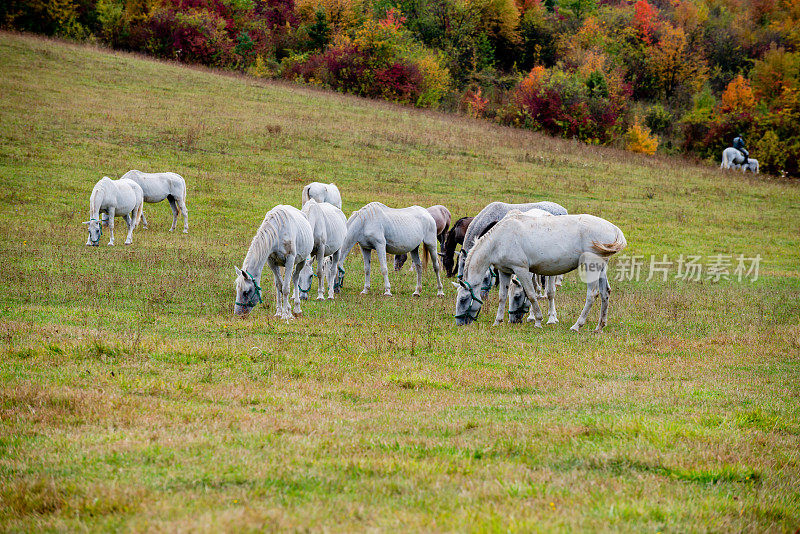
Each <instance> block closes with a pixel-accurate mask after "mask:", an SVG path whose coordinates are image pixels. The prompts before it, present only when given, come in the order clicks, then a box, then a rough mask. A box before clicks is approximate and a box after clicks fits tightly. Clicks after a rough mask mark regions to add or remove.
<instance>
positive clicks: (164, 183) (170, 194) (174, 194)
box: [122, 169, 189, 234]
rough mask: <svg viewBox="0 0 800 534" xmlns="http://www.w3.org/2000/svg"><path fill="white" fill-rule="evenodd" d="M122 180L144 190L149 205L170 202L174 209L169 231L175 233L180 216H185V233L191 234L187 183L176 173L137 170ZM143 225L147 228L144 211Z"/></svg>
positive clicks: (126, 174) (130, 172) (123, 176)
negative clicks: (164, 201) (187, 203)
mask: <svg viewBox="0 0 800 534" xmlns="http://www.w3.org/2000/svg"><path fill="white" fill-rule="evenodd" d="M122 178H126V179H128V180H133V181H134V182H136V183H137V184H139V186H140V187H141V188H142V192H143V193H144V201H145V202H147V203H148V204H155V203H158V202H161V201H163V200H167V201H168V202H169V207H170V208H172V226H171V227H170V229H169V231H170V232H171V231H173V230H174V229H175V226H176V225H177V224H178V214H179V213H180V214H181V215H183V233H184V234H188V233H189V210H188V209H187V208H186V182H185V181H184V179H183V178H182V177H181V176H180V175H179V174H175V173H174V172H153V173H151V172H142V171H137V170H135V169H134V170H132V171H128V172H126V173H125V174H123V175H122ZM142 224H143V225H144V227H145V228H147V217H145V215H144V211H142Z"/></svg>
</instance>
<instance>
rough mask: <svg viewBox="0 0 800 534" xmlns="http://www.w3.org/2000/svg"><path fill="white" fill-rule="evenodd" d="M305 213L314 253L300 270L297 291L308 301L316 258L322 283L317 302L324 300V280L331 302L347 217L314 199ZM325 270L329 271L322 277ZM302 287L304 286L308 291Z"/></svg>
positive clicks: (307, 206) (336, 209)
mask: <svg viewBox="0 0 800 534" xmlns="http://www.w3.org/2000/svg"><path fill="white" fill-rule="evenodd" d="M302 212H303V215H305V216H306V218H307V219H308V222H309V223H310V224H311V231H312V234H313V236H314V248H313V249H312V250H311V258H309V259H308V260H306V265H305V267H303V269H302V270H301V271H300V276H299V277H298V279H297V285H295V291H298V292H299V293H300V298H301V299H302V300H306V299H307V298H308V292H309V290H310V289H311V281H312V279H313V274H314V272H313V269H312V266H311V265H312V262H313V260H314V259H316V261H317V273H316V274H317V279H318V280H319V286H318V288H317V300H325V280H327V283H328V298H331V299H332V298H333V286H334V283H335V281H336V276H335V274H336V266H337V265H339V255H340V254H341V249H342V243H344V237H345V235H347V217H345V215H344V213H342V210H340V209H339V208H337V207H336V206H334V205H332V204H328V203H327V202H321V203H320V202H317V201H316V200H314V199H313V198H312V199H309V200H308V202H306V203H305V204H303V210H302ZM326 258H330V259H331V261H326ZM323 271H327V272H326V273H325V274H323ZM302 286H305V289H303V287H302Z"/></svg>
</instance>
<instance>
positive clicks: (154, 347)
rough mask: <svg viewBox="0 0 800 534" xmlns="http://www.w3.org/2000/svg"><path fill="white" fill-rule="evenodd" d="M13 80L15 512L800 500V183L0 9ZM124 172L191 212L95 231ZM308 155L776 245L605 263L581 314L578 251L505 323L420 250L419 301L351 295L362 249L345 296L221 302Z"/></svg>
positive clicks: (565, 519) (2, 394)
mask: <svg viewBox="0 0 800 534" xmlns="http://www.w3.org/2000/svg"><path fill="white" fill-rule="evenodd" d="M0 95H2V96H1V98H0V135H1V136H2V142H0V240H1V241H0V259H2V261H0V334H1V335H2V339H0V377H1V378H0V529H2V530H9V531H30V530H65V529H68V530H93V531H94V530H134V531H141V530H170V531H178V530H180V531H189V530H191V531H219V530H223V529H224V530H232V531H233V530H236V531H239V530H249V529H251V530H272V529H292V530H306V529H308V530H314V531H316V530H325V531H363V530H401V529H402V530H408V531H481V532H483V531H506V530H524V531H531V530H533V531H552V530H563V531H568V530H636V531H648V532H665V531H681V532H685V531H738V530H744V531H777V532H780V531H793V530H794V529H796V528H797V527H798V525H800V489H799V488H800V252H798V251H799V250H800V186H799V185H798V184H797V183H796V182H781V181H778V180H776V179H770V178H769V177H766V176H756V177H754V176H752V175H749V174H748V175H741V174H739V173H733V172H720V171H719V169H718V168H717V167H718V165H717V166H702V165H695V164H692V163H688V162H685V161H682V160H677V159H667V158H660V157H655V158H652V157H641V156H637V155H633V154H630V153H625V152H621V151H616V150H613V149H607V148H598V147H591V146H586V145H582V144H578V143H573V142H571V141H565V140H557V139H551V138H547V137H544V136H540V135H537V134H535V133H531V132H526V131H523V130H513V129H507V128H501V127H495V126H492V125H491V124H488V123H484V122H478V121H473V120H471V119H467V118H462V117H455V116H448V115H443V114H438V113H436V112H431V111H417V110H411V109H404V108H401V107H397V106H394V105H391V104H386V103H377V102H370V101H365V100H360V99H356V98H351V97H347V96H342V95H337V94H331V93H326V92H320V91H316V90H314V89H310V88H303V87H300V86H294V85H285V84H278V83H267V82H261V81H256V80H252V79H245V78H240V77H236V76H231V75H219V74H216V73H213V72H209V71H206V70H203V69H191V68H186V67H181V66H177V65H174V64H168V63H162V62H156V61H151V60H145V59H142V58H138V57H136V56H131V55H126V54H120V53H110V52H108V51H105V50H101V49H95V48H92V47H85V46H78V45H71V44H64V43H59V42H56V41H48V40H42V39H39V38H34V37H30V36H21V35H15V34H8V33H0ZM130 169H140V170H143V171H167V170H169V171H174V172H177V173H179V174H180V175H182V176H183V177H184V178H185V179H186V183H187V189H188V196H187V204H188V207H189V233H188V235H184V234H181V233H180V232H173V233H170V232H168V231H167V228H168V227H169V225H170V224H171V221H172V215H171V213H170V210H169V207H168V206H167V205H166V204H165V203H162V204H158V205H149V204H145V213H146V214H147V217H148V222H149V226H150V227H149V229H148V230H143V229H141V228H137V229H136V230H135V231H134V234H133V245H132V246H123V245H122V244H121V243H122V239H120V238H119V236H118V237H117V245H116V246H115V247H107V246H106V243H107V238H108V236H107V235H105V236H103V238H102V241H101V244H100V246H99V247H96V248H95V247H86V246H84V243H85V242H86V229H85V227H84V226H83V225H82V224H81V222H82V221H84V220H86V217H87V211H88V200H89V193H90V192H91V190H92V187H93V185H94V183H95V182H96V181H97V180H98V179H99V178H101V177H102V176H104V175H106V176H110V177H112V178H117V177H119V176H121V175H122V174H123V173H125V172H126V171H128V170H130ZM314 180H319V181H323V182H335V183H336V184H337V185H338V187H339V189H340V191H341V193H342V199H343V209H344V211H345V213H347V214H348V215H349V213H350V212H352V211H353V210H355V209H358V208H360V207H361V206H363V205H364V204H366V203H368V202H370V201H375V200H377V201H381V202H384V203H385V204H387V205H390V206H394V207H402V206H407V205H412V204H420V205H423V206H429V205H432V204H444V205H445V206H447V207H448V208H449V209H450V211H451V212H452V213H453V219H454V220H455V219H457V218H458V217H461V216H465V215H475V214H476V213H477V212H478V211H479V210H480V209H481V208H482V207H483V206H484V205H485V204H487V203H488V202H490V201H493V200H504V201H507V202H523V201H533V200H544V199H547V200H553V201H556V202H558V203H560V204H562V205H564V206H565V207H566V208H567V209H568V210H570V212H571V213H582V212H585V213H592V214H595V215H599V216H602V217H604V218H606V219H608V220H609V221H612V222H613V223H614V224H616V225H617V226H619V227H620V228H622V229H623V231H624V232H625V236H626V238H627V241H628V248H627V249H626V250H625V251H624V253H625V254H628V255H634V254H635V255H642V256H643V257H645V258H646V260H645V261H646V262H649V258H650V256H651V255H656V257H657V258H658V259H659V260H660V259H661V257H662V255H663V254H666V255H667V257H668V258H669V259H671V260H673V261H674V260H677V258H678V257H679V256H680V255H681V254H683V255H685V256H686V255H699V256H702V257H703V258H708V257H710V256H712V255H715V254H731V255H738V254H744V255H745V256H747V257H753V256H756V255H757V254H760V255H761V257H762V262H761V265H760V272H759V278H758V280H757V281H755V282H751V281H748V280H745V281H742V282H739V281H738V280H735V279H734V280H730V281H725V280H721V281H718V282H715V281H713V280H708V279H706V277H705V273H704V276H703V277H702V279H701V280H700V281H696V282H695V281H684V280H681V279H676V278H675V276H674V275H675V273H676V268H675V267H673V269H672V271H671V273H670V276H669V278H668V280H667V281H666V282H664V281H662V279H661V276H660V275H659V276H656V277H654V279H652V280H649V281H646V280H645V278H646V276H642V278H641V279H640V280H639V281H636V280H622V281H614V279H613V278H612V279H611V285H612V294H611V304H610V307H609V315H608V326H607V327H606V329H605V331H604V333H603V334H602V335H600V336H595V335H592V334H591V333H590V332H589V331H584V332H581V333H580V334H577V335H576V334H574V333H573V332H570V331H569V326H570V325H571V324H572V322H574V320H575V318H577V316H578V314H579V313H580V310H581V309H582V307H583V304H584V298H585V286H584V285H583V284H581V283H579V282H578V280H577V277H576V276H575V274H574V273H573V274H570V275H568V276H567V277H566V279H565V283H564V286H563V287H562V288H561V289H560V291H559V293H558V295H557V300H556V305H557V307H558V313H559V318H560V320H561V322H560V323H559V324H558V325H555V326H548V327H546V328H544V329H543V330H534V329H533V328H532V327H531V325H527V324H523V325H507V324H505V325H502V326H498V327H492V324H491V323H492V317H493V314H494V311H495V308H496V303H497V292H496V291H493V292H492V295H491V297H490V298H489V300H488V302H487V307H486V309H485V310H484V312H483V313H482V315H481V317H480V319H479V320H478V322H477V323H476V324H473V325H471V326H469V327H461V328H457V327H455V325H454V320H453V310H454V295H455V288H453V286H452V285H450V284H446V287H445V293H446V297H444V298H437V297H436V296H435V283H434V279H433V275H432V271H431V269H430V268H429V269H428V271H427V272H426V275H425V278H424V287H423V291H422V297H421V298H420V299H412V297H411V292H412V291H413V288H414V284H415V276H414V274H413V273H412V272H409V271H408V269H407V267H406V268H404V269H403V270H402V272H400V273H395V272H391V273H390V280H391V282H392V291H393V293H394V296H393V297H391V298H387V297H383V296H382V295H381V293H382V283H381V277H380V272H379V271H378V269H376V268H374V269H373V271H372V293H371V294H370V295H367V296H364V295H359V291H360V290H361V288H362V284H363V271H362V270H361V257H360V254H359V253H358V252H357V251H353V253H351V254H350V257H349V258H348V262H347V271H348V274H347V278H346V280H345V287H344V289H343V290H342V293H341V294H339V295H338V298H337V299H336V300H334V301H326V302H316V301H308V302H305V303H304V304H303V316H302V317H300V318H297V319H295V320H293V321H291V322H286V321H282V320H278V319H277V318H274V317H273V313H274V311H275V310H274V287H273V285H272V281H271V278H270V277H267V276H265V278H264V283H263V284H262V285H263V287H264V290H265V295H264V302H265V303H267V305H268V306H267V308H264V307H259V308H258V309H256V310H255V311H254V312H253V313H252V314H251V315H250V316H249V317H248V318H246V319H240V318H236V317H234V316H233V314H232V309H233V302H234V279H235V272H234V265H241V261H242V259H243V258H244V255H245V252H246V250H247V246H248V245H249V243H250V240H251V238H252V236H253V234H254V233H255V230H256V228H257V227H258V225H259V224H260V222H261V220H262V219H263V217H264V214H265V213H266V212H267V211H268V210H269V209H270V208H271V207H273V206H274V205H276V204H282V203H286V204H293V205H295V206H297V207H299V203H300V194H301V190H302V187H303V186H304V185H305V184H306V183H308V182H311V181H314ZM120 228H124V223H121V221H119V220H118V226H117V232H119V231H120ZM618 261H620V260H619V258H615V259H612V261H611V269H612V270H611V272H612V277H613V272H614V268H615V264H616V263H617V262H618ZM645 274H646V273H645ZM450 280H452V279H450ZM598 313H599V306H598V305H596V306H595V307H594V309H593V310H592V313H591V315H590V321H589V324H587V327H585V328H586V329H587V330H590V329H591V328H592V327H593V326H594V323H596V321H597V314H598Z"/></svg>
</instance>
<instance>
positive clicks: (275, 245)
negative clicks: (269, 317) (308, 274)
mask: <svg viewBox="0 0 800 534" xmlns="http://www.w3.org/2000/svg"><path fill="white" fill-rule="evenodd" d="M313 247H314V235H313V233H312V230H311V224H309V222H308V219H306V217H305V215H303V214H302V213H301V212H300V210H299V209H297V208H295V207H293V206H285V205H279V206H275V207H274V208H272V209H271V210H270V211H268V212H267V215H266V216H265V217H264V221H263V222H262V223H261V226H260V227H259V228H258V230H257V231H256V235H255V236H254V237H253V241H252V242H251V243H250V248H249V249H248V250H247V255H246V256H245V257H244V262H243V263H242V268H241V269H239V268H238V267H235V269H236V275H237V277H236V301H235V305H234V307H233V313H235V314H236V315H247V314H248V313H250V310H252V309H253V308H255V306H256V305H257V304H258V303H260V302H261V286H260V285H259V284H260V282H261V271H263V270H264V264H265V263H267V264H269V267H270V269H272V272H273V274H274V275H275V308H276V312H275V315H276V316H278V317H282V318H283V319H292V318H293V316H292V313H291V311H290V310H289V298H290V297H291V295H292V293H291V285H292V283H294V284H297V277H298V275H299V274H300V270H301V269H302V268H303V266H304V265H305V264H306V259H307V258H308V256H309V254H311V250H312V249H313ZM281 267H284V274H283V276H281V269H280V268H281ZM281 278H283V280H281ZM294 313H296V314H297V315H299V314H300V313H301V310H300V299H299V298H298V297H297V295H295V297H294Z"/></svg>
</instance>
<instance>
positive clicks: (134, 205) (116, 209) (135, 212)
mask: <svg viewBox="0 0 800 534" xmlns="http://www.w3.org/2000/svg"><path fill="white" fill-rule="evenodd" d="M142 197H143V194H142V188H141V187H139V184H137V183H136V182H134V181H132V180H126V179H119V180H112V179H111V178H109V177H108V176H104V177H103V178H101V179H100V181H98V182H97V183H96V184H95V185H94V189H92V195H91V196H90V197H89V220H88V221H85V222H84V223H83V224H85V225H87V228H88V230H89V239H88V240H87V241H86V244H87V245H89V246H95V247H96V246H98V245H99V244H100V236H101V235H103V226H102V222H101V213H102V214H104V215H107V217H108V227H109V229H110V230H111V240H110V241H109V242H108V245H109V246H113V245H114V217H122V218H123V219H124V220H125V224H127V225H128V237H126V238H125V244H126V245H130V244H131V243H133V229H134V228H135V227H136V225H137V224H139V219H140V218H141V216H142Z"/></svg>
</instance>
